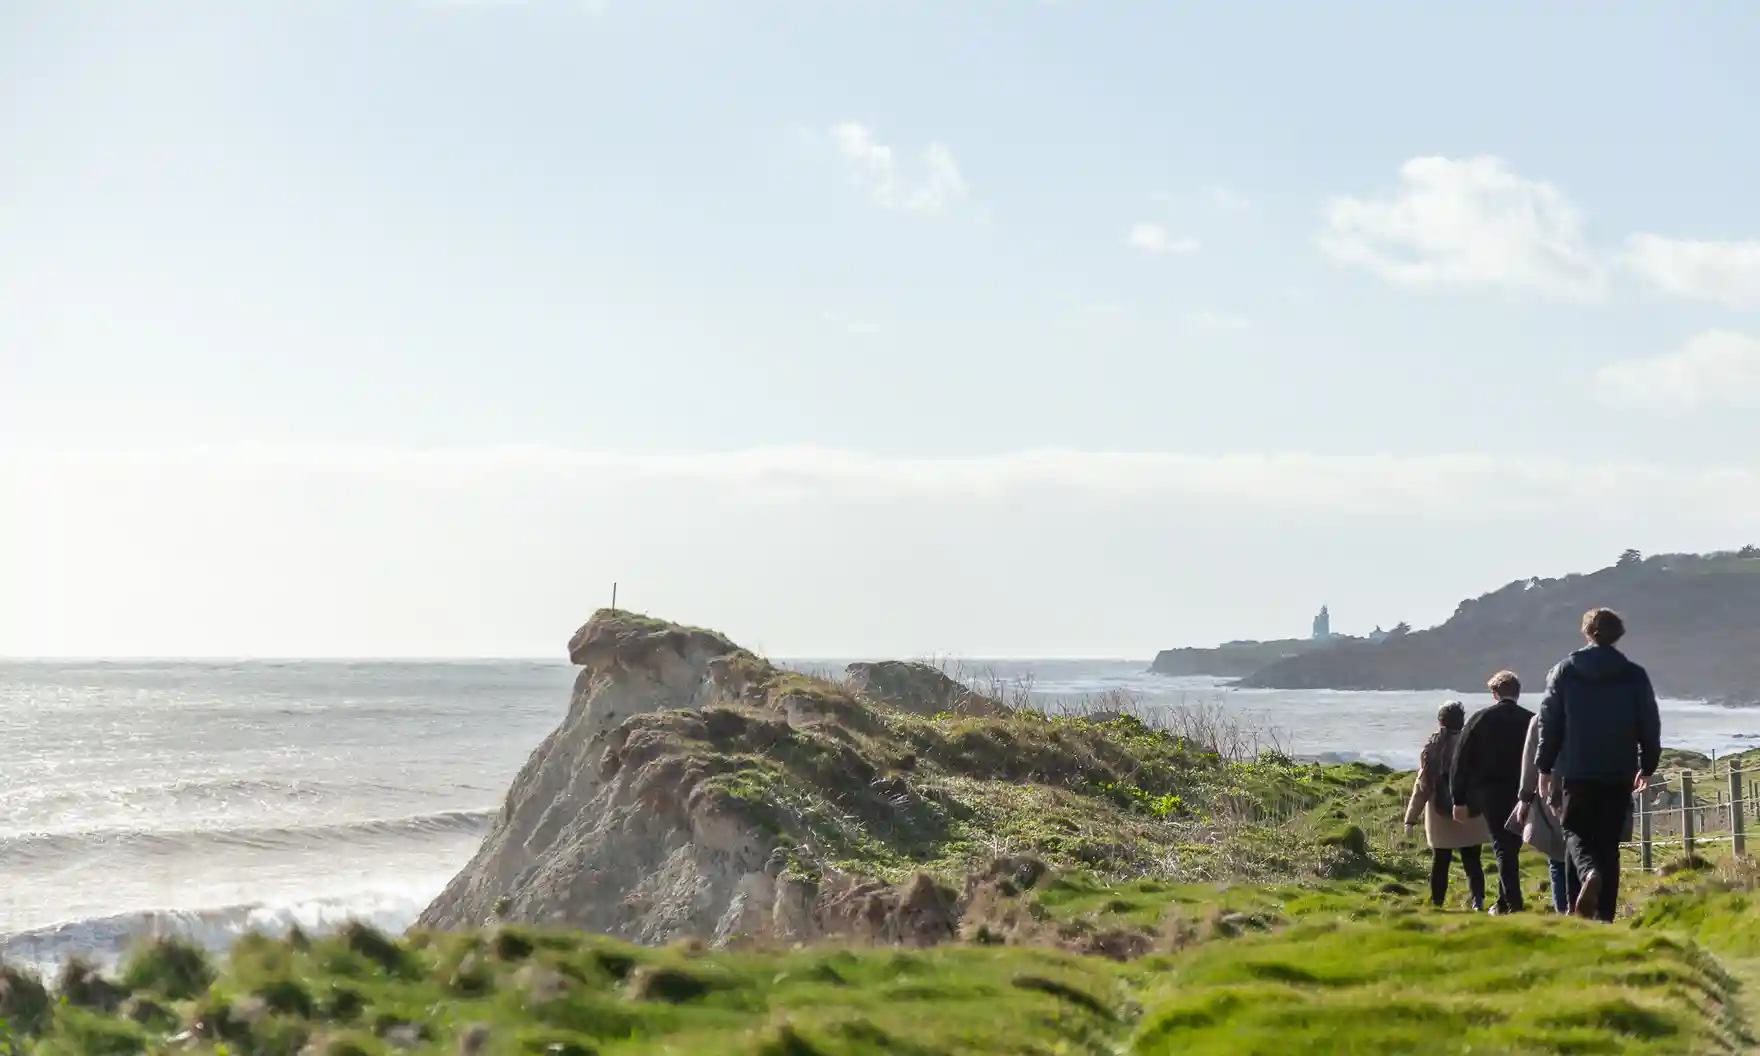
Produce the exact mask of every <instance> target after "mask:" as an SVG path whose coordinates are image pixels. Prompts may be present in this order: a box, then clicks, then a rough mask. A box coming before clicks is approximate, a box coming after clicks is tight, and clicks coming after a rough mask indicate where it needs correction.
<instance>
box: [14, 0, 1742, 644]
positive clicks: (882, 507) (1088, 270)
mask: <svg viewBox="0 0 1760 1056" xmlns="http://www.w3.org/2000/svg"><path fill="white" fill-rule="evenodd" d="M1756 49H1760V8H1757V7H1756V6H1755V5H1753V4H1750V3H1744V2H1731V3H1709V2H1707V3H1694V4H1687V5H1672V6H1670V5H1657V4H1650V3H1637V2H1608V3H1602V4H1596V5H1581V4H1562V3H1561V4H1533V3H1516V2H1502V0H1490V2H1486V3H1479V4H1473V5H1436V4H1412V3H1397V2H1391V0H1390V2H1384V3H1368V2H1359V3H1344V2H1341V3H1334V4H1324V5H1322V4H1308V3H1296V2H1293V0H1292V2H1288V3H1269V2H1257V3H1255V2H1244V0H1243V2H1239V3H1229V4H1221V3H1213V4H1179V5H1175V4H1167V3H1160V2H1149V0H1143V2H1136V3H1131V2H1124V0H1118V2H1106V0H1059V2H1050V0H962V2H959V3H949V2H946V0H935V2H931V0H848V2H840V3H834V4H833V3H823V2H807V0H795V2H786V0H740V2H738V3H734V2H731V0H725V2H710V0H641V2H637V0H523V2H521V0H496V2H490V0H478V2H462V0H460V2H445V0H307V2H301V3H299V4H292V3H269V2H247V0H162V2H156V3H153V4H136V3H123V2H120V0H118V2H113V3H96V2H88V0H55V2H48V0H12V2H7V3H0V655H10V656H27V657H28V656H81V657H87V656H117V657H150V656H223V657H253V656H260V657H332V656H345V657H368V656H396V657H480V656H494V657H524V656H538V657H558V656H561V655H562V654H563V652H564V645H565V643H566V641H567V638H568V636H569V634H570V633H571V632H572V631H573V630H574V628H575V627H576V626H578V625H579V624H580V623H581V622H582V621H583V620H584V619H585V618H586V617H587V616H588V615H589V614H590V613H591V612H592V611H593V609H594V608H596V607H598V606H600V605H602V604H604V603H606V602H608V601H609V599H610V594H611V585H612V583H613V582H616V583H618V590H619V600H620V602H622V603H623V604H624V605H625V606H626V607H630V608H636V609H640V610H643V611H647V612H650V613H652V614H655V615H659V616H664V617H668V618H673V619H678V620H681V621H685V622H690V623H696V624H707V625H712V626H716V627H719V628H721V629H723V630H725V631H726V632H728V633H729V634H730V635H732V636H733V637H735V638H736V639H737V640H739V641H741V642H742V643H743V644H747V645H749V646H752V647H754V648H759V649H762V650H766V651H768V652H771V653H773V654H776V655H783V656H794V657H813V656H926V655H936V656H945V655H965V656H979V657H1035V656H1037V657H1081V656H1105V657H1125V658H1138V657H1141V658H1145V659H1146V658H1147V657H1149V656H1151V655H1152V654H1153V653H1154V652H1155V650H1157V649H1159V648H1164V647H1169V646H1174V645H1202V644H1211V643H1214V642H1218V641H1222V640H1226V639H1231V638H1243V637H1274V636H1286V635H1299V634H1304V633H1306V630H1307V628H1308V624H1309V621H1310V619H1311V618H1312V616H1313V614H1314V612H1315V611H1316V610H1317V609H1318V608H1319V607H1320V605H1322V604H1327V605H1329V606H1330V607H1331V610H1332V613H1333V621H1334V622H1333V625H1334V628H1335V629H1337V630H1342V631H1346V632H1351V633H1363V632H1366V631H1368V630H1369V629H1370V628H1371V627H1373V626H1375V625H1377V624H1379V625H1381V626H1384V627H1385V626H1392V625H1393V624H1394V623H1397V622H1399V621H1401V620H1405V621H1409V622H1410V623H1412V624H1413V625H1414V626H1419V627H1422V626H1428V625H1432V624H1435V623H1437V622H1440V621H1441V620H1443V619H1446V618H1447V617H1448V615H1449V614H1450V612H1452V611H1453V609H1454V606H1455V605H1456V604H1457V603H1458V601H1459V600H1460V599H1462V598H1464V597H1470V596H1475V595H1478V594H1480V593H1483V592H1484V591H1487V590H1491V589H1494V588H1496V587H1498V586H1500V585H1502V584H1504V583H1507V582H1510V581H1512V580H1515V579H1521V578H1526V577H1529V576H1536V575H1538V576H1551V575H1562V574H1565V573H1568V572H1572V571H1587V570H1591V569H1594V568H1597V567H1601V566H1604V565H1607V564H1609V563H1611V562H1612V561H1613V560H1614V559H1615V558H1616V557H1617V555H1618V554H1619V553H1620V552H1621V551H1622V550H1624V549H1626V548H1628V547H1634V548H1637V549H1640V550H1643V551H1645V552H1656V551H1698V550H1712V549H1722V548H1733V547H1737V546H1741V545H1744V544H1748V543H1755V542H1760V527H1757V525H1760V455H1757V454H1756V452H1760V415H1757V414H1756V413H1755V412H1756V410H1760V196H1756V195H1755V194H1754V192H1753V188H1755V187H1757V186H1760V139H1756V137H1754V136H1753V135H1751V134H1749V133H1750V131H1751V128H1752V125H1753V121H1752V113H1753V109H1754V107H1755V105H1756V104H1757V103H1760V65H1757V64H1755V63H1753V62H1752V61H1750V60H1751V56H1752V55H1753V54H1754V53H1755V52H1756ZM1641 630H1642V629H1641V628H1639V627H1634V628H1633V633H1634V638H1636V637H1637V636H1639V635H1640V634H1641Z"/></svg>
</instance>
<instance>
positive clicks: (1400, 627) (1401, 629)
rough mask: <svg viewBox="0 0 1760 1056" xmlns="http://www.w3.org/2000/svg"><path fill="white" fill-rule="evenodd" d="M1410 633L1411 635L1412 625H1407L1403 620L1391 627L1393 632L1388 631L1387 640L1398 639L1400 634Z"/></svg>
mask: <svg viewBox="0 0 1760 1056" xmlns="http://www.w3.org/2000/svg"><path fill="white" fill-rule="evenodd" d="M1411 633H1412V625H1411V624H1409V623H1407V622H1406V621H1404V620H1401V621H1399V622H1398V623H1396V624H1394V625H1393V630H1391V631H1388V632H1387V636H1388V637H1389V638H1398V637H1399V636H1400V635H1402V634H1411Z"/></svg>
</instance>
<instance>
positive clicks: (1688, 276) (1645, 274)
mask: <svg viewBox="0 0 1760 1056" xmlns="http://www.w3.org/2000/svg"><path fill="white" fill-rule="evenodd" d="M1620 263H1621V264H1623V265H1624V266H1625V267H1626V268H1627V269H1628V270H1630V271H1631V272H1633V273H1634V274H1636V275H1638V276H1639V277H1640V278H1643V279H1644V280H1646V281H1648V282H1649V283H1650V284H1651V285H1653V286H1655V287H1656V288H1657V289H1659V290H1662V291H1663V292H1665V293H1670V294H1673V295H1674V296H1676V297H1685V298H1688V299H1690V300H1698V301H1714V302H1716V303H1718V304H1722V305H1727V306H1728V307H1731V308H1760V242H1695V241H1689V240H1684V239H1674V238H1664V237H1662V236H1661V235H1647V234H1646V235H1633V236H1632V237H1631V238H1628V239H1626V249H1625V253H1624V254H1623V255H1622V256H1621V257H1620Z"/></svg>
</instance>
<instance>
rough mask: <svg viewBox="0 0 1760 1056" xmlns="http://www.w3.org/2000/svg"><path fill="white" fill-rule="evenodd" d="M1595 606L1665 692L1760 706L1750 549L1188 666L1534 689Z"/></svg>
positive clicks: (1336, 681)
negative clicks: (1434, 620) (1374, 633)
mask: <svg viewBox="0 0 1760 1056" xmlns="http://www.w3.org/2000/svg"><path fill="white" fill-rule="evenodd" d="M1598 606H1607V607H1610V608H1613V609H1615V610H1617V611H1618V612H1619V613H1620V614H1621V615H1623V616H1624V617H1625V619H1626V626H1627V628H1628V636H1627V638H1626V641H1625V642H1624V643H1622V646H1621V647H1622V649H1624V650H1625V652H1626V653H1627V655H1629V656H1630V657H1631V658H1632V659H1633V660H1635V661H1637V662H1638V663H1641V664H1643V665H1644V666H1645V667H1646V668H1648V669H1649V671H1650V674H1651V678H1652V680H1653V681H1654V682H1655V684H1656V687H1657V691H1658V692H1659V693H1661V694H1663V695H1664V696H1669V697H1676V698H1684V699H1703V700H1710V701H1714V702H1718V703H1725V704H1731V705H1750V704H1754V703H1756V702H1760V552H1755V551H1749V550H1743V551H1740V552H1733V553H1721V554H1710V555H1695V554H1659V555H1655V556H1652V557H1649V558H1641V557H1639V556H1638V555H1636V554H1627V555H1626V556H1625V557H1624V558H1622V559H1621V561H1620V562H1619V563H1618V564H1616V565H1613V566H1611V567H1608V568H1604V569H1601V570H1600V571H1597V572H1592V573H1587V574H1576V575H1568V576H1564V577H1562V578H1557V579H1541V578H1534V579H1524V580H1517V581H1515V582H1512V583H1509V584H1506V585H1504V586H1503V587H1500V588H1499V589H1497V590H1494V591H1491V592H1490V593H1488V594H1485V595H1482V596H1480V597H1477V598H1470V599H1468V600H1466V601H1463V602H1461V603H1460V605H1459V606H1458V607H1457V608H1456V609H1455V611H1454V614H1453V615H1452V616H1451V617H1450V618H1449V619H1448V620H1447V621H1446V622H1444V623H1442V624H1440V625H1438V626H1435V627H1431V628H1428V629H1426V630H1420V631H1412V632H1410V633H1406V634H1398V635H1394V636H1391V637H1388V638H1386V639H1384V640H1382V641H1369V640H1365V639H1357V638H1352V639H1334V640H1332V641H1329V642H1326V643H1324V646H1323V647H1318V646H1313V647H1310V648H1307V649H1305V650H1300V651H1296V650H1288V651H1287V653H1286V655H1283V656H1279V657H1276V658H1269V659H1267V662H1265V663H1264V664H1263V665H1262V666H1259V667H1257V668H1255V669H1254V670H1251V671H1246V672H1242V671H1241V670H1240V669H1241V667H1243V666H1249V664H1250V661H1251V660H1252V659H1255V658H1256V657H1254V656H1252V654H1250V653H1249V654H1243V656H1242V657H1241V659H1243V660H1244V661H1245V662H1242V663H1236V662H1235V660H1236V659H1237V658H1236V657H1226V658H1223V657H1220V656H1219V660H1220V661H1221V662H1217V663H1212V664H1211V665H1210V666H1213V667H1217V668H1219V669H1218V670H1216V671H1205V672H1197V671H1192V672H1189V673H1194V674H1196V673H1203V674H1216V675H1225V676H1230V677H1239V678H1240V682H1239V683H1238V684H1239V685H1241V686H1243V687H1251V688H1263V689H1339V690H1351V689H1358V690H1382V689H1387V690H1427V689H1434V690H1447V691H1454V692H1460V693H1477V692H1480V691H1481V690H1483V689H1484V687H1485V680H1486V678H1487V677H1489V676H1490V675H1491V674H1492V673H1493V672H1495V671H1498V670H1500V669H1502V668H1509V669H1511V670H1513V671H1515V672H1516V673H1517V674H1518V675H1520V676H1521V678H1522V681H1523V682H1524V683H1526V684H1527V685H1528V686H1529V687H1531V688H1533V689H1535V690H1538V689H1539V688H1540V687H1541V686H1542V685H1543V684H1544V680H1545V677H1546V674H1547V672H1548V671H1549V670H1551V668H1552V666H1553V665H1554V664H1556V663H1558V661H1559V660H1561V659H1562V658H1563V657H1564V656H1565V655H1566V654H1567V653H1569V652H1570V651H1571V650H1572V649H1575V648H1578V647H1579V646H1581V645H1582V641H1583V639H1582V635H1581V633H1580V632H1579V630H1578V623H1579V621H1580V620H1581V618H1582V615H1583V613H1584V612H1585V611H1587V610H1589V609H1591V608H1596V607H1598ZM1266 644H1268V645H1269V644H1271V643H1266ZM1225 648H1226V647H1225ZM1193 652H1194V653H1198V654H1204V653H1216V654H1220V653H1221V651H1220V650H1210V651H1204V650H1200V651H1193ZM1162 655H1163V656H1167V655H1168V654H1167V653H1163V654H1162ZM1197 658H1198V657H1193V658H1192V659H1197ZM1158 665H1159V661H1158ZM1223 668H1226V670H1222V669H1223Z"/></svg>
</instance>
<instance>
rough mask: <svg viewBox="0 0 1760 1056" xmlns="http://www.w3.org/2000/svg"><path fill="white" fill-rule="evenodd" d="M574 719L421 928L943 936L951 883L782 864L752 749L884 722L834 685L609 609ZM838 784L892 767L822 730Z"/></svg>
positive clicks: (575, 646) (582, 652)
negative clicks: (886, 879) (753, 786)
mask: <svg viewBox="0 0 1760 1056" xmlns="http://www.w3.org/2000/svg"><path fill="white" fill-rule="evenodd" d="M569 655H570V657H571V658H572V659H573V661H574V662H575V663H577V664H579V665H581V673H580V675H579V677H578V678H577V679H576V680H575V686H574V691H573V695H572V697H571V699H570V701H569V709H568V714H567V716H566V717H565V718H564V719H563V721H562V723H561V724H560V725H559V726H558V727H557V728H556V730H555V731H554V732H553V733H551V735H550V736H549V737H548V738H546V739H545V741H544V742H543V744H541V745H540V746H539V747H538V749H537V750H536V751H535V752H533V753H532V756H531V758H530V759H529V760H528V761H527V762H526V765H525V766H524V767H523V768H522V769H521V771H520V773H519V775H518V776H517V777H516V778H515V779H514V782H513V785H512V787H511V788H510V789H509V790H508V793H507V799H506V802H505V805H504V806H503V807H502V811H501V815H500V817H499V818H498V819H497V821H496V823H495V826H494V828H493V829H492V831H491V832H490V834H489V836H488V837H487V838H486V839H485V840H484V842H483V846H482V847H481V848H480V849H479V850H478V852H477V854H476V856H475V857H474V858H473V859H472V860H471V862H470V864H469V865H468V866H466V867H465V869H464V870H463V871H462V872H461V873H460V874H459V875H458V876H457V877H455V878H454V879H453V881H452V883H451V884H449V885H448V886H447V888H446V890H445V891H444V892H442V893H441V895H440V896H439V897H438V898H437V899H435V901H434V902H433V904H432V905H430V906H429V907H428V908H427V909H426V910H425V911H424V912H423V914H422V916H421V917H420V919H419V920H418V922H417V926H418V927H430V928H441V929H459V928H469V927H476V926H479V925H482V924H484V923H485V922H487V921H490V920H503V921H510V922H518V923H531V924H543V925H552V926H566V927H572V928H579V929H583V930H587V931H592V932H599V933H603V934H608V935H614V936H618V937H620V938H625V939H629V940H632V941H635V942H640V943H645V944H661V943H666V942H669V941H672V940H675V939H680V938H698V939H703V940H706V941H708V942H711V943H714V944H723V943H727V942H730V941H735V940H738V939H740V938H742V937H756V936H763V937H764V938H766V939H767V940H771V941H794V940H804V939H810V938H814V937H818V936H821V935H824V934H828V933H836V934H848V935H856V936H862V935H865V936H867V937H871V938H875V939H880V940H883V941H890V942H907V943H908V942H930V941H938V940H939V938H941V937H943V936H944V934H946V933H950V932H951V929H952V927H953V923H952V922H953V920H954V919H955V915H954V914H955V911H954V903H955V900H954V898H953V896H952V895H951V894H949V893H948V892H947V891H945V890H944V889H942V888H940V887H937V886H936V885H935V884H934V883H932V882H930V881H929V880H928V878H927V877H918V878H913V879H912V880H910V881H908V882H906V883H905V884H904V885H902V886H898V887H894V886H891V885H886V884H878V883H872V882H864V879H863V878H861V877H857V876H842V875H837V874H835V873H833V874H830V875H827V874H825V873H824V872H822V871H817V870H815V871H813V872H811V873H803V872H800V871H792V870H791V869H790V858H789V849H790V844H789V843H788V841H786V840H785V839H784V838H783V837H782V835H781V829H782V826H780V825H778V824H777V822H776V819H774V818H767V817H766V816H765V808H764V807H763V805H762V804H763V799H762V797H754V796H751V795H748V794H742V793H744V792H749V791H750V790H749V788H748V787H747V786H749V785H750V783H752V782H754V781H758V780H761V779H763V777H764V774H765V772H764V771H762V770H754V768H753V767H752V766H751V764H750V760H752V759H754V758H763V757H764V756H765V755H766V754H774V753H780V752H787V751H795V752H797V753H798V752H801V751H803V750H804V749H803V747H802V745H801V743H800V738H801V737H814V736H815V735H813V734H811V733H810V732H803V733H802V734H801V735H800V737H797V735H796V732H795V731H797V730H798V731H812V730H814V729H815V728H817V727H820V726H834V727H835V728H836V730H837V731H838V733H839V734H840V735H843V736H848V733H847V731H849V730H852V729H858V730H859V729H860V728H861V727H862V726H863V725H864V724H865V723H869V724H871V723H872V722H873V721H874V719H873V717H872V716H871V715H869V714H867V713H866V710H865V709H864V708H863V707H862V706H861V705H859V704H857V703H855V701H854V700H853V699H852V698H850V697H847V696H845V695H843V694H841V693H838V692H828V691H827V690H826V689H825V687H824V684H816V683H813V682H811V681H810V680H807V679H803V678H801V677H800V676H795V675H792V674H789V673H787V672H782V671H779V670H778V669H776V668H774V667H772V666H771V665H769V664H768V663H766V662H764V661H762V660H760V659H758V658H757V657H754V656H753V655H752V654H750V653H747V652H745V651H744V650H742V649H740V648H739V647H737V646H735V645H734V644H733V643H732V642H729V641H728V640H727V639H726V638H723V637H722V636H721V635H719V634H715V633H714V632H711V631H703V630H698V629H692V628H682V627H678V626H674V625H670V624H664V623H660V622H657V621H651V620H647V619H645V618H642V617H635V616H631V615H628V614H624V613H615V612H601V613H599V614H597V615H596V616H595V617H594V618H593V619H592V620H591V621H589V622H588V623H587V624H586V626H584V627H582V628H581V629H580V631H579V632H577V633H576V634H575V636H574V638H573V639H572V640H571V641H570V643H569ZM812 750H813V751H816V752H819V753H821V754H827V756H828V757H827V758H826V759H824V760H823V770H824V772H825V774H826V775H827V779H828V780H830V779H831V778H832V776H833V775H834V776H835V779H836V780H839V781H846V782H850V783H852V784H853V786H854V787H855V788H857V789H859V790H860V791H862V792H864V793H866V792H868V791H869V785H870V784H873V783H879V784H880V785H881V786H882V787H884V782H885V781H886V780H887V779H886V777H885V776H884V775H881V774H879V773H877V772H875V771H874V768H873V766H872V765H871V764H869V763H867V762H866V761H865V760H863V759H862V758H861V757H860V756H859V755H858V754H856V753H855V752H854V751H853V750H849V749H847V748H845V749H844V751H845V755H844V757H841V758H840V757H839V756H838V754H837V753H838V742H837V740H836V739H835V738H833V737H828V736H827V737H816V738H815V741H814V744H813V745H812Z"/></svg>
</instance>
